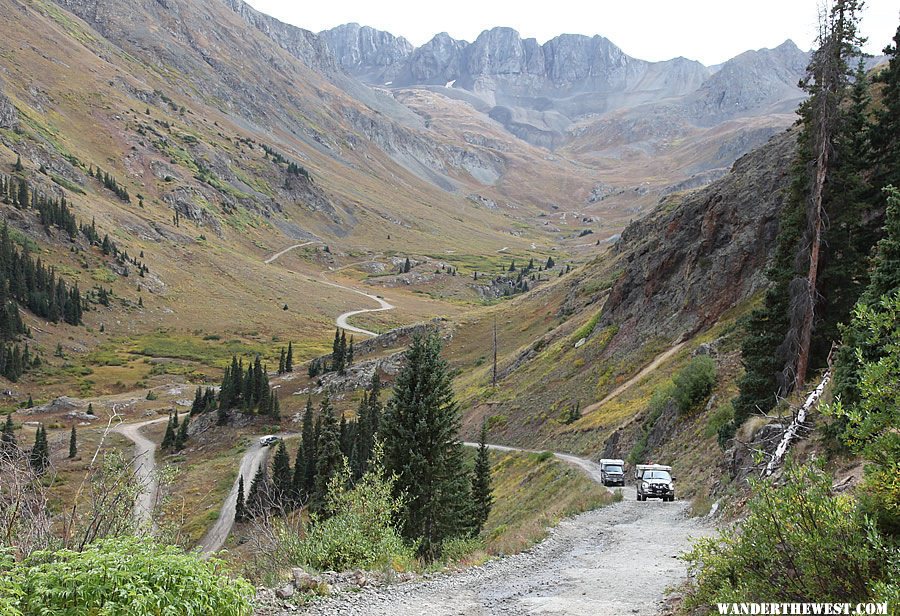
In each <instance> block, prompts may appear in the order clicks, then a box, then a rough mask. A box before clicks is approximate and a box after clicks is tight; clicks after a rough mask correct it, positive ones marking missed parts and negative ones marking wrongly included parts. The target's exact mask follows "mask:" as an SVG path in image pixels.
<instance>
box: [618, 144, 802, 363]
mask: <svg viewBox="0 0 900 616" xmlns="http://www.w3.org/2000/svg"><path fill="white" fill-rule="evenodd" d="M794 146H795V135H794V133H793V132H791V131H789V132H785V133H782V134H780V135H777V136H776V137H774V138H773V139H772V140H771V141H770V142H769V143H768V144H767V145H765V146H764V147H762V148H760V149H758V150H755V151H753V152H751V153H750V154H747V155H745V156H743V157H742V158H740V159H739V160H738V161H737V162H736V163H735V164H734V166H733V168H732V170H731V172H730V173H729V174H728V175H726V176H725V177H723V178H721V179H720V180H717V181H716V182H714V183H713V184H711V185H710V186H708V187H706V188H704V189H702V190H698V191H696V192H693V193H689V194H676V195H671V196H669V197H667V198H665V199H663V200H662V201H661V203H660V205H659V207H658V208H657V209H656V211H655V212H653V213H652V214H651V215H649V216H648V217H646V218H643V219H641V220H639V221H637V222H634V223H632V224H631V225H629V226H628V227H627V228H626V229H625V231H624V232H623V233H622V237H621V239H620V240H619V241H618V242H617V243H616V245H615V248H614V252H615V253H618V255H619V258H620V265H621V267H622V273H621V274H620V275H619V276H618V278H617V279H616V282H615V283H614V284H613V287H612V289H611V290H610V294H609V298H608V299H607V301H606V304H605V305H604V308H603V314H602V316H601V318H600V325H601V326H608V325H617V326H618V328H619V330H618V331H619V333H618V335H617V337H616V340H617V344H616V346H620V345H627V346H629V347H631V346H634V345H635V344H638V343H640V342H641V341H644V340H647V339H650V338H658V337H676V336H680V337H685V336H688V335H690V334H692V333H694V332H697V331H698V330H700V329H702V328H703V327H706V326H709V325H711V324H713V323H714V322H715V321H716V320H717V319H718V318H719V317H720V316H721V315H722V314H723V313H724V312H725V311H726V310H728V309H730V308H732V307H733V306H736V305H738V304H740V303H741V302H742V301H745V300H746V299H748V298H750V297H751V296H752V295H753V294H754V293H757V292H758V291H760V290H762V288H763V282H764V280H763V277H764V273H763V271H764V268H765V264H766V261H767V259H768V257H769V256H770V253H771V251H772V250H773V249H774V246H775V236H776V234H777V232H778V217H779V214H780V212H781V209H782V205H783V203H784V200H785V193H786V188H787V186H788V184H789V181H790V178H789V173H788V169H789V168H790V162H791V159H792V157H793V154H794Z"/></svg>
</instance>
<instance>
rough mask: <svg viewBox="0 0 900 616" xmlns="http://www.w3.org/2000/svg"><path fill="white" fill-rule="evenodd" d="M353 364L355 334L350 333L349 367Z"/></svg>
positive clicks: (348, 347)
mask: <svg viewBox="0 0 900 616" xmlns="http://www.w3.org/2000/svg"><path fill="white" fill-rule="evenodd" d="M352 365H353V335H352V334H351V335H350V343H349V345H348V346H347V367H348V368H349V367H350V366H352Z"/></svg>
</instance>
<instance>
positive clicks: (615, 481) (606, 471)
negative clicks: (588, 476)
mask: <svg viewBox="0 0 900 616" xmlns="http://www.w3.org/2000/svg"><path fill="white" fill-rule="evenodd" d="M600 480H601V481H602V482H603V485H605V486H624V485H625V460H616V459H613V458H603V459H602V460H600Z"/></svg>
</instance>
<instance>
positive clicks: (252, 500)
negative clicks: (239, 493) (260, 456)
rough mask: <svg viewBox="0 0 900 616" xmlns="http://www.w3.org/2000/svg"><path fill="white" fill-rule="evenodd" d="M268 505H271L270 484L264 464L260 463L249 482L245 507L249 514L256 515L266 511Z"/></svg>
mask: <svg viewBox="0 0 900 616" xmlns="http://www.w3.org/2000/svg"><path fill="white" fill-rule="evenodd" d="M269 505H271V486H270V485H269V477H268V475H267V474H266V465H265V464H260V465H259V468H258V469H257V470H256V475H254V476H253V481H251V482H250V490H248V491H247V504H246V507H245V509H246V511H247V514H248V515H249V516H252V517H256V516H259V515H263V514H264V513H267V512H268V510H269Z"/></svg>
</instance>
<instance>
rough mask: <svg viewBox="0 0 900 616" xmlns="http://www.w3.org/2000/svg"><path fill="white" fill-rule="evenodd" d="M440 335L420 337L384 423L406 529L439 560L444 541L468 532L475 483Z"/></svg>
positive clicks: (388, 457)
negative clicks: (468, 466)
mask: <svg viewBox="0 0 900 616" xmlns="http://www.w3.org/2000/svg"><path fill="white" fill-rule="evenodd" d="M440 353H441V340H440V338H439V337H438V336H437V335H436V334H431V335H429V336H427V337H423V336H419V335H417V336H415V337H414V338H413V341H412V344H411V345H410V347H409V350H408V351H407V352H406V355H405V361H404V365H403V368H402V369H401V370H400V372H399V374H398V375H397V378H396V381H395V383H394V395H393V398H392V399H391V402H390V403H389V404H388V407H387V410H386V411H385V414H384V417H383V418H382V421H381V426H380V435H381V437H382V439H383V441H384V453H385V469H386V471H387V472H388V473H389V474H396V476H397V482H396V484H395V486H394V487H395V491H396V494H397V495H398V496H399V495H400V494H405V502H404V507H403V510H402V511H401V514H400V515H401V526H402V532H403V535H404V536H405V537H407V538H408V539H410V540H418V541H419V553H420V555H422V556H424V557H425V558H428V559H434V558H436V557H437V556H438V555H439V554H440V551H441V545H442V543H443V541H444V540H445V539H447V538H450V537H455V536H460V535H462V534H464V533H465V532H466V530H467V527H468V522H469V518H468V511H467V508H468V505H469V487H470V486H469V479H468V473H466V471H465V464H464V461H463V452H462V444H461V443H460V442H459V438H458V434H459V425H460V417H459V408H458V407H457V404H456V402H455V400H454V398H453V388H452V381H451V376H450V370H449V368H448V366H447V363H446V362H445V361H444V360H443V359H441V357H440Z"/></svg>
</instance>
